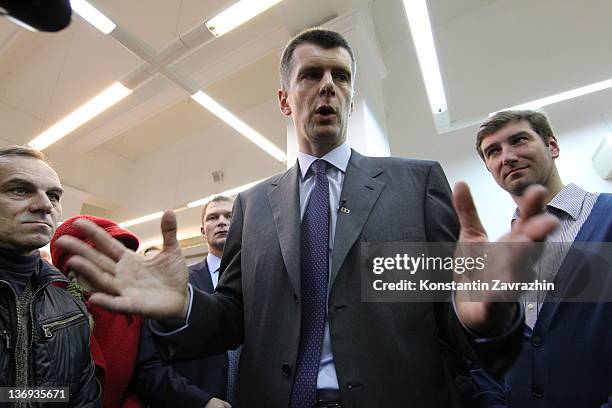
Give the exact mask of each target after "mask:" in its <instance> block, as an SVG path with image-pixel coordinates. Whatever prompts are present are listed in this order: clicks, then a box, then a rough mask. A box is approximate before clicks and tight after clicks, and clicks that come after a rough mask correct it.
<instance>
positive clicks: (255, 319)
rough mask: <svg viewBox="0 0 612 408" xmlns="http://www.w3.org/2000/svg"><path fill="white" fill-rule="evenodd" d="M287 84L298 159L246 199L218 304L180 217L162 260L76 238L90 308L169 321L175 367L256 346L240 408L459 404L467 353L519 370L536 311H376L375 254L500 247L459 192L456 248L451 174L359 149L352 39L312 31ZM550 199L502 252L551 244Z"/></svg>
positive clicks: (285, 66) (297, 42)
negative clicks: (395, 244)
mask: <svg viewBox="0 0 612 408" xmlns="http://www.w3.org/2000/svg"><path fill="white" fill-rule="evenodd" d="M280 74H281V84H282V89H280V90H279V91H278V100H279V106H280V110H281V112H282V113H283V114H284V115H286V116H290V117H291V118H292V119H293V122H294V125H295V128H296V133H297V137H298V145H299V155H298V163H296V165H295V166H294V167H293V168H291V169H290V170H288V171H287V172H285V173H284V174H281V175H279V176H275V177H272V178H271V179H269V180H267V181H265V182H262V183H260V184H259V185H257V186H255V187H253V188H252V189H250V190H248V191H246V192H243V193H241V194H240V195H239V196H238V197H237V199H236V201H235V203H234V211H233V219H232V225H231V227H230V232H229V235H228V240H227V243H226V246H225V252H224V256H223V262H222V266H221V271H222V272H221V273H222V275H221V279H220V282H219V286H218V287H217V290H216V292H215V294H214V295H209V294H206V293H203V292H201V291H198V290H194V289H193V288H191V287H188V286H187V281H186V277H185V267H184V261H182V257H181V254H180V250H179V249H178V247H177V244H176V219H175V217H174V215H173V213H172V212H166V213H165V214H164V217H163V218H162V222H161V224H162V233H163V235H164V250H163V251H162V253H161V254H160V255H159V256H158V258H157V259H156V261H157V262H155V263H154V264H153V263H145V262H142V261H140V260H138V258H137V257H135V256H134V255H133V254H132V253H130V252H129V251H127V250H126V249H125V248H123V247H121V246H119V245H116V244H115V243H113V242H111V241H110V240H108V238H107V237H106V236H105V235H104V234H103V232H101V231H99V230H97V229H96V228H95V226H92V225H90V224H87V223H81V224H80V225H79V226H80V227H81V228H82V229H83V230H84V231H86V233H87V234H88V236H91V237H92V239H93V240H94V241H96V243H98V242H99V243H100V245H96V246H97V247H98V248H101V251H102V252H103V253H104V254H105V255H104V256H103V257H100V256H99V255H100V254H99V253H92V252H87V248H85V247H84V246H83V245H81V243H80V242H78V241H75V240H69V239H67V240H64V241H63V242H62V245H64V246H65V247H66V248H67V249H69V250H71V251H73V252H75V253H76V254H77V255H76V256H74V257H73V258H72V261H71V264H72V265H71V266H72V267H73V269H75V270H77V271H78V272H79V273H82V274H84V275H85V276H86V277H87V278H88V279H89V280H90V281H92V282H94V283H95V285H96V287H97V288H98V289H99V290H100V291H102V292H104V293H97V294H95V296H94V297H92V301H94V302H96V303H98V304H101V305H104V306H105V307H108V308H111V309H113V310H131V311H135V310H137V311H139V312H142V313H145V314H147V315H149V316H151V317H153V318H155V319H157V320H158V321H160V322H159V323H157V322H156V323H155V324H154V325H153V326H154V329H155V331H156V334H157V335H156V336H155V341H156V342H157V346H158V350H159V351H160V352H161V354H162V355H163V356H165V357H170V358H190V357H193V356H196V355H201V354H204V353H216V352H221V351H224V350H227V349H228V348H232V347H235V346H236V345H238V344H240V343H243V342H244V348H243V352H242V356H241V362H240V370H239V374H238V390H237V396H236V403H235V405H236V406H239V407H283V408H285V407H287V406H290V407H292V408H298V407H315V406H316V407H407V406H410V407H446V406H457V405H458V404H459V402H458V397H457V390H456V386H455V376H456V375H457V369H456V367H457V365H456V364H454V363H455V362H456V361H457V360H456V358H454V357H456V356H466V357H468V358H470V359H473V360H479V363H480V364H483V365H485V366H489V367H493V366H495V367H497V368H500V367H502V366H504V364H507V362H508V360H509V359H511V358H512V356H513V354H514V353H515V352H516V347H517V346H518V345H519V344H520V330H521V324H522V309H520V308H519V307H518V304H517V303H511V302H510V303H502V302H496V300H498V299H497V298H495V295H493V294H491V293H489V294H486V295H487V297H485V298H484V300H483V301H481V302H465V301H463V299H464V297H463V294H462V293H457V296H456V298H457V302H456V304H453V303H451V302H450V301H446V302H420V303H415V302H412V303H410V302H404V303H398V302H391V303H389V302H378V303H376V302H363V301H362V297H361V296H362V292H361V289H362V288H361V277H362V275H361V274H362V271H361V266H362V258H361V248H362V246H363V245H364V244H367V243H368V242H370V243H372V242H378V243H381V242H383V243H384V242H389V241H416V242H454V241H456V240H457V239H458V238H459V239H460V240H462V241H465V242H486V234H485V232H484V230H483V228H482V226H481V225H480V222H479V221H478V217H477V215H476V211H475V208H474V206H473V202H472V200H471V197H470V195H469V191H468V189H467V186H465V185H464V184H460V185H458V186H457V188H456V191H455V196H454V198H455V206H456V208H457V210H458V215H459V221H460V222H461V225H462V228H461V235H460V236H458V235H459V222H458V220H457V217H456V214H455V211H454V210H453V204H452V203H451V192H450V189H449V187H448V184H447V181H446V178H445V176H444V173H443V172H442V169H441V167H440V165H439V164H437V163H435V162H430V161H417V160H408V159H400V158H368V157H364V156H362V155H360V154H359V153H357V152H355V151H353V150H351V149H350V148H349V147H348V145H347V143H346V133H347V123H348V117H349V115H350V113H351V111H352V107H353V85H354V75H355V61H354V58H353V54H352V51H351V48H350V47H349V45H348V44H347V42H346V40H345V39H344V38H343V37H342V36H341V35H340V34H338V33H335V32H332V31H329V30H324V29H313V30H308V31H306V32H303V33H301V34H299V35H298V36H297V37H295V38H294V39H293V40H292V41H291V42H290V43H289V45H288V46H287V47H286V48H285V51H284V53H283V57H282V60H281V70H280ZM543 193H544V192H543V191H536V190H532V191H531V192H530V193H529V194H527V197H526V200H524V202H523V203H522V204H521V207H522V208H524V210H525V213H526V214H528V216H527V217H526V218H525V219H524V220H523V221H522V222H521V223H519V224H518V225H516V226H515V227H514V228H513V230H512V231H511V232H510V233H508V234H507V235H506V236H505V237H504V240H510V241H512V240H521V241H532V240H538V239H542V238H544V237H545V236H546V234H548V233H549V232H550V231H551V230H552V229H554V227H555V226H556V223H555V222H554V221H553V220H551V219H550V217H546V216H543V215H537V213H538V211H539V209H540V208H541V207H539V205H540V201H541V198H542V196H543V195H544V194H543ZM515 255H517V256H514V257H512V258H511V261H512V262H509V263H508V264H496V265H493V267H492V268H491V271H496V272H504V273H507V275H509V276H513V274H515V273H516V271H517V270H520V269H521V268H523V267H524V265H519V264H517V262H518V261H520V260H522V259H524V258H525V257H524V256H520V255H523V253H517V254H515ZM136 276H137V277H138V278H139V279H138V281H137V282H136V280H135V279H134V277H136ZM445 279H447V280H450V279H451V277H450V273H449V276H447V277H446V278H445ZM162 283H163V284H162ZM125 285H129V287H130V289H129V290H126V287H125ZM152 298H154V299H155V301H150V300H149V299H152ZM161 300H163V303H162V302H161ZM458 317H459V319H458ZM162 322H163V323H162ZM178 326H182V327H178ZM177 327H178V328H177Z"/></svg>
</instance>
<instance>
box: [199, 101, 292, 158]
mask: <svg viewBox="0 0 612 408" xmlns="http://www.w3.org/2000/svg"><path fill="white" fill-rule="evenodd" d="M191 97H192V98H193V100H194V101H196V102H197V103H199V104H200V105H202V106H203V107H205V108H206V109H208V110H209V111H210V112H211V113H212V114H213V115H215V116H217V117H218V118H219V119H221V120H222V121H224V122H225V123H227V124H228V125H230V126H231V127H233V128H234V129H235V130H236V131H238V132H239V133H241V134H242V135H243V136H244V137H246V138H247V139H249V140H250V141H251V142H253V143H255V144H256V145H257V146H259V147H260V148H261V149H263V150H264V151H265V152H266V153H268V154H269V155H271V156H272V157H274V158H275V159H276V160H278V161H281V162H283V161H286V160H287V155H286V154H285V152H283V151H282V150H281V149H279V148H278V146H276V145H275V144H274V143H272V142H271V141H269V140H268V139H266V138H265V137H264V136H262V135H261V134H260V133H259V132H257V131H256V130H255V129H253V128H252V127H250V126H249V125H247V124H246V123H244V122H243V121H241V120H240V119H238V118H237V117H236V116H235V115H234V114H233V113H231V112H230V111H228V110H227V109H225V108H224V107H223V106H221V105H220V104H219V103H218V102H217V101H215V100H214V99H212V98H211V97H210V96H208V95H206V94H205V93H204V92H202V91H198V92H196V93H194V94H193V95H191Z"/></svg>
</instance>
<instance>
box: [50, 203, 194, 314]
mask: <svg viewBox="0 0 612 408" xmlns="http://www.w3.org/2000/svg"><path fill="white" fill-rule="evenodd" d="M74 225H75V227H77V228H79V229H80V230H81V231H82V232H83V234H84V235H85V236H86V237H87V238H88V239H89V240H91V241H92V242H93V243H94V245H95V248H93V247H91V246H90V245H88V244H86V243H85V242H83V241H81V240H79V239H77V238H74V237H71V236H63V237H61V238H59V239H58V240H57V245H58V246H60V247H61V248H63V249H65V250H66V251H68V252H70V253H72V254H73V256H72V257H71V258H70V259H69V260H68V267H69V269H70V270H72V271H74V272H75V273H76V274H77V275H80V276H82V277H83V278H84V279H85V280H87V282H88V283H90V284H91V285H92V286H93V287H94V289H95V293H93V294H92V295H91V297H90V298H89V301H90V302H92V303H93V304H96V305H99V306H102V307H104V308H106V309H108V310H111V311H114V312H122V313H136V314H142V315H144V316H146V317H149V318H152V319H156V320H161V321H165V322H167V323H179V322H182V321H184V319H185V316H186V315H187V308H188V291H187V281H188V272H187V265H186V263H185V258H184V257H183V255H182V253H181V249H180V247H179V244H178V241H177V239H176V229H177V228H176V216H175V215H174V212H172V211H166V212H165V213H164V215H163V216H162V219H161V232H162V236H163V241H164V244H163V249H162V251H161V252H160V253H159V254H157V255H156V256H155V257H153V258H151V259H145V258H144V257H142V256H140V255H138V254H136V253H135V252H133V251H131V250H129V249H127V248H126V247H125V246H123V244H121V243H120V242H119V241H117V240H116V239H114V238H113V237H111V236H110V235H109V234H108V233H106V231H104V230H103V229H102V228H100V227H99V226H97V225H96V224H94V223H92V222H90V221H88V220H84V219H83V220H78V221H76V222H75V223H74Z"/></svg>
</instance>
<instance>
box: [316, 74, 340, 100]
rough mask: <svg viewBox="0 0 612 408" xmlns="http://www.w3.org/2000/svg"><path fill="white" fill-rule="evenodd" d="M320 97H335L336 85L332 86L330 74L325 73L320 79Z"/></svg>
mask: <svg viewBox="0 0 612 408" xmlns="http://www.w3.org/2000/svg"><path fill="white" fill-rule="evenodd" d="M319 95H320V96H335V95H336V85H335V84H334V78H332V74H331V72H326V73H325V75H323V78H322V79H321V88H320V89H319Z"/></svg>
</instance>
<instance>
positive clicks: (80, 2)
mask: <svg viewBox="0 0 612 408" xmlns="http://www.w3.org/2000/svg"><path fill="white" fill-rule="evenodd" d="M70 5H71V6H72V11H74V12H75V13H77V14H78V15H79V16H81V17H83V18H84V19H85V20H86V21H87V22H88V23H89V24H91V25H92V26H94V27H96V28H97V29H98V30H100V31H102V32H103V33H104V34H109V33H110V32H111V31H113V30H114V29H115V27H117V25H116V24H115V23H113V22H112V21H111V20H110V19H109V18H108V17H106V16H105V15H104V14H102V13H101V12H100V11H99V10H98V9H96V8H95V7H94V6H92V5H91V4H89V3H88V2H86V1H85V0H70Z"/></svg>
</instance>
